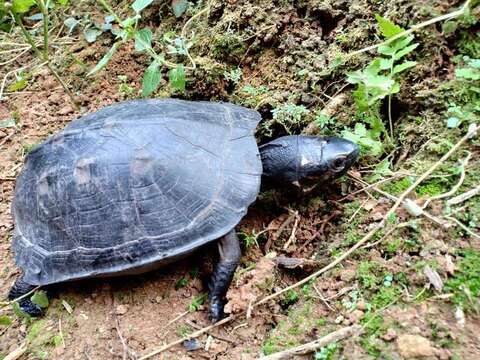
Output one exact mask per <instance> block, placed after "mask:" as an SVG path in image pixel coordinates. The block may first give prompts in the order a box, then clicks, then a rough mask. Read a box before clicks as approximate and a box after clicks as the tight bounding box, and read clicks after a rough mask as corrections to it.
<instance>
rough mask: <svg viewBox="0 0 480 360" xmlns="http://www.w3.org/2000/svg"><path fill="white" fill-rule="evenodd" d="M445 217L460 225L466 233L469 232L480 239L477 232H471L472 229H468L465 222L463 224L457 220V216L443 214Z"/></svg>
mask: <svg viewBox="0 0 480 360" xmlns="http://www.w3.org/2000/svg"><path fill="white" fill-rule="evenodd" d="M445 218H447V219H448V220H451V221H453V222H454V223H456V224H457V225H458V226H460V227H461V228H462V229H463V230H465V231H466V232H467V233H469V234H470V235H472V236H473V237H474V238H477V239H480V235H478V234H477V233H475V232H473V231H472V230H470V229H469V228H468V226H466V225H465V224H463V223H462V222H461V221H460V220H458V219H457V218H454V217H453V216H445Z"/></svg>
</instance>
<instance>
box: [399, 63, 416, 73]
mask: <svg viewBox="0 0 480 360" xmlns="http://www.w3.org/2000/svg"><path fill="white" fill-rule="evenodd" d="M415 65H417V62H416V61H405V62H404V63H402V64H399V65H395V66H394V68H393V73H394V74H398V73H400V72H402V71H405V70H407V69H410V68H411V67H414V66H415Z"/></svg>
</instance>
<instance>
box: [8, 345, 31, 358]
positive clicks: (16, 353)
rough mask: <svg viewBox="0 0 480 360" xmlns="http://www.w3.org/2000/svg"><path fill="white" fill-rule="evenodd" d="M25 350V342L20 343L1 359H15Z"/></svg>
mask: <svg viewBox="0 0 480 360" xmlns="http://www.w3.org/2000/svg"><path fill="white" fill-rule="evenodd" d="M25 351H27V343H26V342H24V343H22V345H20V346H19V347H18V348H16V349H15V350H13V351H12V352H11V353H10V354H8V355H7V356H5V357H4V358H3V360H17V359H19V358H21V357H22V355H23V354H25Z"/></svg>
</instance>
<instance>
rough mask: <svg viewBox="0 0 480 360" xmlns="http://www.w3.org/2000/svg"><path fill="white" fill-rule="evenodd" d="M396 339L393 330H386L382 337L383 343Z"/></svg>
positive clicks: (395, 333)
mask: <svg viewBox="0 0 480 360" xmlns="http://www.w3.org/2000/svg"><path fill="white" fill-rule="evenodd" d="M396 337H397V332H396V331H395V329H392V328H388V329H387V332H386V333H385V334H384V335H383V336H382V339H383V340H385V341H392V340H395V339H396Z"/></svg>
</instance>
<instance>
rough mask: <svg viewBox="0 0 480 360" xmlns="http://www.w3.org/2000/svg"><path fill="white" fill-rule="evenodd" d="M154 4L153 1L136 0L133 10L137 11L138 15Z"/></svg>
mask: <svg viewBox="0 0 480 360" xmlns="http://www.w3.org/2000/svg"><path fill="white" fill-rule="evenodd" d="M152 2H153V0H135V2H134V3H133V4H132V9H133V10H135V12H136V13H139V12H140V11H142V10H143V9H145V8H146V7H147V6H148V5H150V4H151V3H152Z"/></svg>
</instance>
